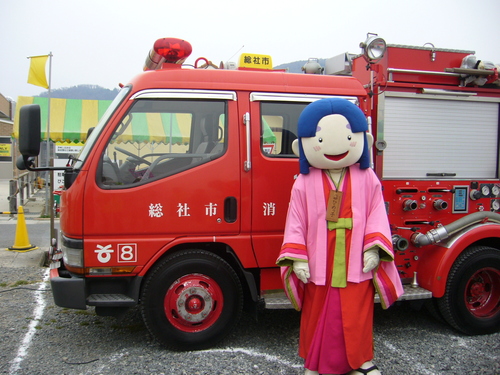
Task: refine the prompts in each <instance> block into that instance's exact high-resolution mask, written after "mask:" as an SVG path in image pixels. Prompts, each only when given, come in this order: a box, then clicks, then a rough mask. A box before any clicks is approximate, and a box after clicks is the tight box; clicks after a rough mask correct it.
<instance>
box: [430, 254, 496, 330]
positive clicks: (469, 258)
mask: <svg viewBox="0 0 500 375" xmlns="http://www.w3.org/2000/svg"><path fill="white" fill-rule="evenodd" d="M437 302H438V306H439V310H440V311H441V314H442V315H443V317H444V319H445V320H446V321H447V322H448V323H449V324H450V325H451V326H453V327H454V328H456V329H457V330H459V331H461V332H463V333H465V334H467V335H480V334H487V333H493V332H496V331H498V330H499V329H500V251H499V250H497V249H494V248H491V247H487V246H472V247H470V248H468V249H466V250H465V251H464V253H463V254H461V255H460V256H459V257H458V258H457V260H456V261H455V263H454V264H453V267H452V268H451V271H450V274H449V277H448V281H447V284H446V292H445V295H444V296H443V297H442V298H439V299H438V301H437Z"/></svg>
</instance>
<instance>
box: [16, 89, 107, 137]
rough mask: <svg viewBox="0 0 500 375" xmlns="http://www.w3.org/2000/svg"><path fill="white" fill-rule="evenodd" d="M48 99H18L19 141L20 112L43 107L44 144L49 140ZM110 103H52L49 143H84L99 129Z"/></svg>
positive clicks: (94, 101)
mask: <svg viewBox="0 0 500 375" xmlns="http://www.w3.org/2000/svg"><path fill="white" fill-rule="evenodd" d="M48 102H49V100H48V98H40V97H31V96H19V97H18V98H17V106H16V113H15V117H14V133H13V137H14V138H16V139H17V138H19V110H20V108H21V107H22V106H24V105H27V104H38V105H40V113H41V130H42V131H41V135H40V138H41V140H46V139H47V118H48ZM110 104H111V100H76V99H56V98H52V99H50V135H49V137H50V139H51V140H52V141H53V142H70V143H71V142H73V143H80V142H85V140H86V139H87V131H88V129H89V128H91V127H93V126H96V125H97V123H98V121H99V119H100V118H101V116H102V115H103V114H104V112H105V111H106V109H107V108H108V107H109V105H110Z"/></svg>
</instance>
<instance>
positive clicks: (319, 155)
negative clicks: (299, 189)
mask: <svg viewBox="0 0 500 375" xmlns="http://www.w3.org/2000/svg"><path fill="white" fill-rule="evenodd" d="M363 134H364V133H363V132H358V133H353V132H352V130H351V126H350V125H349V122H348V121H347V119H346V118H345V117H344V116H342V115H338V114H335V115H327V116H325V117H323V118H321V120H320V121H319V122H318V126H317V128H316V135H315V136H314V137H303V138H302V148H303V150H304V155H305V157H306V159H307V161H308V162H309V164H310V165H311V166H312V167H315V168H318V169H340V168H344V167H348V166H350V165H353V164H355V163H356V162H357V161H358V160H359V158H360V157H361V155H362V153H363V147H364V136H363Z"/></svg>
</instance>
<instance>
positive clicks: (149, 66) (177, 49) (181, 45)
mask: <svg viewBox="0 0 500 375" xmlns="http://www.w3.org/2000/svg"><path fill="white" fill-rule="evenodd" d="M192 51H193V48H192V47H191V44H190V43H189V42H187V41H185V40H182V39H177V38H162V39H158V40H157V41H156V42H155V44H154V46H153V49H152V50H151V51H149V54H148V57H147V58H146V62H145V63H144V70H155V69H158V68H160V67H161V66H162V64H164V63H167V64H179V65H181V64H182V63H183V62H184V61H185V60H186V59H187V58H188V57H189V55H191V52H192Z"/></svg>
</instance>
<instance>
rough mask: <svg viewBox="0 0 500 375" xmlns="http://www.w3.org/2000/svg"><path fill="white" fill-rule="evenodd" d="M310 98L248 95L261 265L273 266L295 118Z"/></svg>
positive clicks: (293, 163)
mask: <svg viewBox="0 0 500 375" xmlns="http://www.w3.org/2000/svg"><path fill="white" fill-rule="evenodd" d="M310 101H312V100H306V99H304V98H300V97H298V96H287V95H284V94H274V93H252V94H251V95H250V121H251V124H250V127H251V133H252V137H251V173H252V244H253V247H254V251H255V254H256V258H257V262H258V264H259V267H260V268H268V267H275V266H276V259H277V257H278V253H279V251H280V248H281V245H282V240H283V228H284V225H285V219H286V214H287V211H288V202H289V200H290V192H291V188H292V185H293V182H294V176H296V175H297V174H298V173H299V164H298V159H297V157H296V156H295V155H294V154H293V151H292V142H293V141H294V140H295V139H296V138H297V119H298V117H299V115H300V113H301V112H302V110H303V109H304V108H305V107H306V105H307V104H309V102H310Z"/></svg>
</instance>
